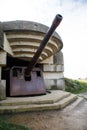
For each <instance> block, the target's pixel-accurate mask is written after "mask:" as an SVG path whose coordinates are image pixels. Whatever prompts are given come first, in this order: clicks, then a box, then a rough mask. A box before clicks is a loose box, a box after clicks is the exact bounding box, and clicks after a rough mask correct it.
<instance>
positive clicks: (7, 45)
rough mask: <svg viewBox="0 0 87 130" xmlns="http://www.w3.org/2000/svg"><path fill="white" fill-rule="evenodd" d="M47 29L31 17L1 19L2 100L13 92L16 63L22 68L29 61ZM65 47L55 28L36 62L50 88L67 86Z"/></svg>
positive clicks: (0, 85)
mask: <svg viewBox="0 0 87 130" xmlns="http://www.w3.org/2000/svg"><path fill="white" fill-rule="evenodd" d="M47 30H48V27H47V26H45V25H42V24H39V23H35V22H30V21H11V22H1V23H0V57H1V59H0V90H1V93H0V100H1V99H5V98H6V97H7V96H11V94H10V80H11V79H10V73H11V70H12V67H15V68H17V67H19V71H20V72H21V71H22V68H23V67H26V66H27V65H28V64H29V62H30V61H31V59H32V57H33V55H34V54H35V52H36V50H37V48H38V46H39V45H40V43H41V41H42V39H43V37H44V35H45V34H46V32H47ZM62 47H63V43H62V40H61V38H60V36H59V35H58V33H56V32H54V34H53V35H52V37H51V39H50V40H49V42H48V44H47V46H46V47H45V49H44V50H43V52H42V54H41V56H40V57H39V60H38V63H37V64H36V66H35V68H36V69H37V77H40V76H41V73H42V72H43V77H44V81H45V87H46V89H61V90H64V85H65V84H64V76H63V71H64V62H63V53H62V52H61V51H60V50H61V49H62ZM38 68H39V69H40V71H39V70H38ZM14 75H15V74H14ZM29 80H31V78H30V79H29ZM25 95H28V94H25ZM17 96H20V94H19V95H17Z"/></svg>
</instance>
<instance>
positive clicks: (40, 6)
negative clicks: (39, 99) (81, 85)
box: [0, 0, 87, 79]
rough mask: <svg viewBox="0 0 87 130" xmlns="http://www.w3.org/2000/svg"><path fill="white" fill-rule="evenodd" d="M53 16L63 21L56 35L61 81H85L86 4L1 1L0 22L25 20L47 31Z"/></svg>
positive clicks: (68, 0) (59, 0)
mask: <svg viewBox="0 0 87 130" xmlns="http://www.w3.org/2000/svg"><path fill="white" fill-rule="evenodd" d="M56 14H61V15H62V16H63V20H62V22H61V23H60V25H59V27H58V28H57V29H56V32H57V33H58V34H59V35H60V36H61V38H62V41H63V49H62V52H63V55H64V77H67V78H72V79H78V78H87V59H86V56H87V0H0V21H1V22H3V21H13V20H28V21H35V22H39V23H42V24H45V25H47V26H49V27H50V25H51V23H52V21H53V19H54V17H55V15H56Z"/></svg>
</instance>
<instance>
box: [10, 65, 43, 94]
mask: <svg viewBox="0 0 87 130" xmlns="http://www.w3.org/2000/svg"><path fill="white" fill-rule="evenodd" d="M25 69H26V67H19V66H18V67H15V66H14V67H12V68H11V70H10V96H25V95H41V94H46V90H45V84H44V79H43V73H42V71H41V69H40V68H34V69H33V71H32V72H31V75H30V77H25V76H24V70H25Z"/></svg>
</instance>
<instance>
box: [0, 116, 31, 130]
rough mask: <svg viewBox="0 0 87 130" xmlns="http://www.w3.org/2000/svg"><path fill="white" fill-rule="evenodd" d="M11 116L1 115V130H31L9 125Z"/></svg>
mask: <svg viewBox="0 0 87 130" xmlns="http://www.w3.org/2000/svg"><path fill="white" fill-rule="evenodd" d="M8 118H9V115H0V130H30V129H29V128H28V127H26V126H22V125H16V124H13V123H9V122H8V121H7V120H8Z"/></svg>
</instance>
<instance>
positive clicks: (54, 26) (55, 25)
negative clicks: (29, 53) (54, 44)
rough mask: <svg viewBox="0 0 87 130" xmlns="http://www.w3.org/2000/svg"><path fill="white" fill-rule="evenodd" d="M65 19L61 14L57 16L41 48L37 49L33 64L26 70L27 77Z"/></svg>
mask: <svg viewBox="0 0 87 130" xmlns="http://www.w3.org/2000/svg"><path fill="white" fill-rule="evenodd" d="M62 19H63V17H62V16H61V15H60V14H57V15H56V16H55V18H54V20H53V22H52V25H51V27H50V28H49V29H48V31H47V33H46V35H45V37H44V38H43V40H42V42H41V44H40V46H39V48H38V49H37V51H36V53H35V55H34V56H33V58H32V60H31V63H30V64H29V66H28V68H27V69H26V70H25V75H29V74H30V73H31V71H32V69H33V68H34V66H35V65H36V63H37V61H38V58H39V56H40V55H41V53H42V51H43V49H44V48H45V46H46V44H47V42H48V40H49V39H50V37H51V36H52V34H53V32H54V31H55V29H56V28H57V26H58V25H59V24H60V22H61V20H62Z"/></svg>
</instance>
